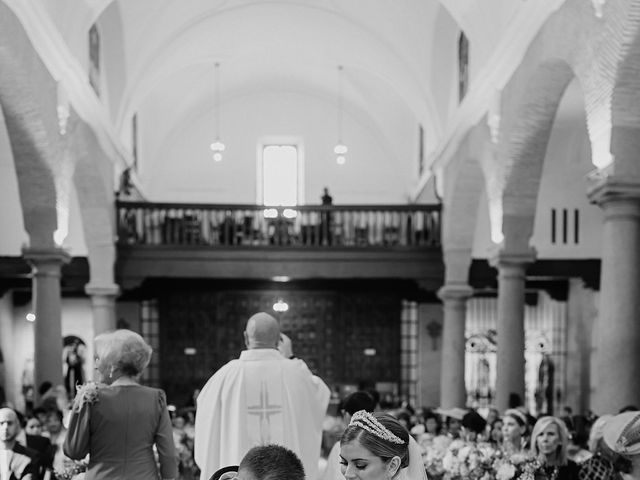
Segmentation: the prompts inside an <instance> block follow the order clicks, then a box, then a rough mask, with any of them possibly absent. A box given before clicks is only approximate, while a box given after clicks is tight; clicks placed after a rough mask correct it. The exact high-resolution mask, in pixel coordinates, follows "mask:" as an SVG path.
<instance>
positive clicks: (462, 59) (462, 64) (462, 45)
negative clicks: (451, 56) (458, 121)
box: [458, 32, 469, 101]
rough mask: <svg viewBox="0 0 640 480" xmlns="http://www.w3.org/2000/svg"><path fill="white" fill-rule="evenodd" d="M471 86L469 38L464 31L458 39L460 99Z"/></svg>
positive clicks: (460, 99)
mask: <svg viewBox="0 0 640 480" xmlns="http://www.w3.org/2000/svg"><path fill="white" fill-rule="evenodd" d="M468 88H469V40H468V39H467V36H466V35H465V34H464V32H460V38H459V39H458V100H459V101H462V99H463V98H464V96H465V95H466V94H467V89H468Z"/></svg>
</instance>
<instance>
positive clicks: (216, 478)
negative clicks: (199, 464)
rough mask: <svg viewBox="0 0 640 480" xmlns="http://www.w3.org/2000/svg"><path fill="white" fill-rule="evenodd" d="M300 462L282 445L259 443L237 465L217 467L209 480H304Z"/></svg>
mask: <svg viewBox="0 0 640 480" xmlns="http://www.w3.org/2000/svg"><path fill="white" fill-rule="evenodd" d="M305 478H306V477H305V474H304V467H303V466H302V462H301V461H300V459H299V458H298V457H297V455H296V454H295V453H293V452H292V451H291V450H289V449H288V448H285V447H283V446H282V445H273V444H270V445H261V446H259V447H253V448H252V449H251V450H249V451H248V452H247V453H246V454H245V456H244V457H243V458H242V460H241V461H240V465H239V466H237V465H236V466H233V465H230V466H228V467H223V468H221V469H219V470H218V471H217V472H216V473H214V474H213V476H212V477H211V478H210V480H305Z"/></svg>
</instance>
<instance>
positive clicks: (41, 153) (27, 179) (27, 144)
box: [0, 3, 61, 248]
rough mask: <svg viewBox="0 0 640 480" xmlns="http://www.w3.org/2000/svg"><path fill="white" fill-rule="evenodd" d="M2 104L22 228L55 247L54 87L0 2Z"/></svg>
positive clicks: (57, 155)
mask: <svg viewBox="0 0 640 480" xmlns="http://www.w3.org/2000/svg"><path fill="white" fill-rule="evenodd" d="M0 66H1V68H0V104H1V105H2V110H3V113H4V117H5V122H6V126H7V132H8V134H9V139H10V143H11V150H12V153H13V157H14V161H15V164H16V173H17V176H18V188H19V194H20V202H21V204H22V211H23V217H24V226H25V229H26V231H27V233H28V234H29V238H30V246H31V247H32V248H50V247H53V246H55V244H54V238H53V234H54V232H55V230H56V229H57V227H58V219H57V212H56V204H57V201H58V198H57V189H56V175H57V171H56V170H57V169H58V168H59V167H60V163H59V162H60V159H61V145H60V142H59V140H58V125H57V115H56V113H55V112H56V106H55V105H54V104H52V101H51V100H52V99H55V98H56V96H57V94H56V85H55V83H54V82H53V80H52V78H51V76H50V75H49V73H48V71H47V70H46V68H45V66H44V65H43V64H42V62H41V61H40V59H39V58H38V56H37V55H36V53H35V51H34V50H33V47H32V46H31V43H30V41H29V39H28V37H27V34H26V32H25V31H24V29H23V28H22V26H21V25H20V22H19V21H18V19H17V18H16V17H15V15H14V14H13V12H12V11H11V10H10V9H9V8H8V7H7V6H6V5H5V4H4V3H3V4H0Z"/></svg>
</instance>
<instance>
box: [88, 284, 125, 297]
mask: <svg viewBox="0 0 640 480" xmlns="http://www.w3.org/2000/svg"><path fill="white" fill-rule="evenodd" d="M84 291H85V293H86V294H87V295H91V296H92V297H94V296H97V297H117V296H118V295H119V294H120V286H119V285H118V284H116V283H112V284H107V285H104V284H94V283H87V284H86V285H85V286H84Z"/></svg>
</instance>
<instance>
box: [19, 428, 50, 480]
mask: <svg viewBox="0 0 640 480" xmlns="http://www.w3.org/2000/svg"><path fill="white" fill-rule="evenodd" d="M25 437H26V439H27V447H29V448H31V449H33V450H35V451H36V452H38V478H40V479H42V478H44V474H45V472H46V471H47V470H51V471H53V455H54V452H55V449H54V447H53V445H51V441H50V440H49V439H48V438H47V437H43V436H42V435H25Z"/></svg>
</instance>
